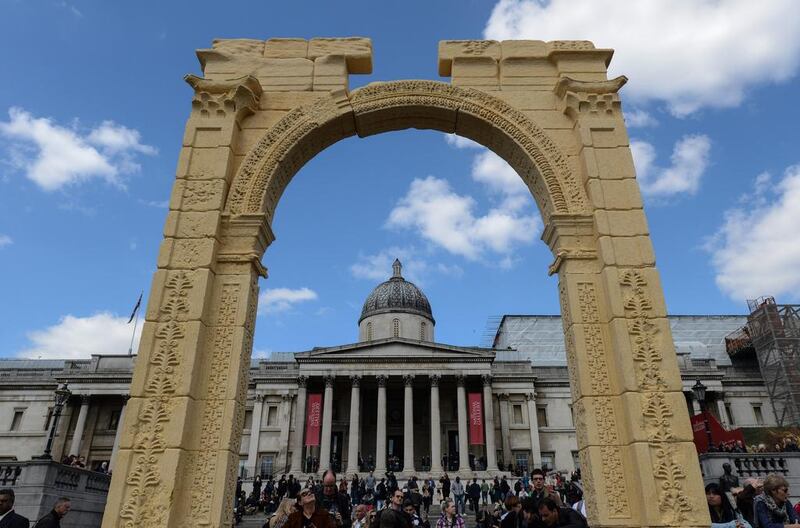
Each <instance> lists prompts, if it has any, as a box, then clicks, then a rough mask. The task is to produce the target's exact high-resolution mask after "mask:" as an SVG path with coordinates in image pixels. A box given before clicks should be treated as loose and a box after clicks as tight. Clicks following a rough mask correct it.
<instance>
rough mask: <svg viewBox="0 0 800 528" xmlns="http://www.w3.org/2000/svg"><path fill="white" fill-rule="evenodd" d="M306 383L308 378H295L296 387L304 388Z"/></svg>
mask: <svg viewBox="0 0 800 528" xmlns="http://www.w3.org/2000/svg"><path fill="white" fill-rule="evenodd" d="M307 382H308V376H297V386H298V387H305V386H306V383H307Z"/></svg>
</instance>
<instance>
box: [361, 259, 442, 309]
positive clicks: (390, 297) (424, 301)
mask: <svg viewBox="0 0 800 528" xmlns="http://www.w3.org/2000/svg"><path fill="white" fill-rule="evenodd" d="M402 268H403V265H402V264H400V261H399V260H397V259H395V261H394V264H392V270H393V273H392V277H391V278H390V279H389V280H387V281H386V282H382V283H380V284H378V286H376V287H375V289H374V290H372V293H370V294H369V297H367V300H366V301H364V308H363V309H362V310H361V317H360V318H359V320H358V322H359V323H361V321H363V320H364V319H365V318H367V317H369V316H371V315H375V314H379V313H386V312H405V313H412V314H417V315H421V316H423V317H427V318H428V319H430V320H431V321H433V313H431V304H430V303H429V302H428V298H427V297H425V294H424V293H422V290H420V289H419V288H417V287H416V286H415V285H414V283H411V282H408V281H407V280H405V279H404V278H403V275H402V273H401V270H402Z"/></svg>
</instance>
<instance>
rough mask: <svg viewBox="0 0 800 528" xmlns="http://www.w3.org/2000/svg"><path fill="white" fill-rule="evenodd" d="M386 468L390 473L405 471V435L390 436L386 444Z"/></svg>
mask: <svg viewBox="0 0 800 528" xmlns="http://www.w3.org/2000/svg"><path fill="white" fill-rule="evenodd" d="M386 466H387V469H389V470H390V471H395V472H398V471H402V469H403V435H389V436H388V437H387V442H386Z"/></svg>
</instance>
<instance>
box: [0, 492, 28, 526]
mask: <svg viewBox="0 0 800 528" xmlns="http://www.w3.org/2000/svg"><path fill="white" fill-rule="evenodd" d="M14 500H15V496H14V490H12V489H0V528H29V527H30V525H31V523H30V521H28V518H27V517H23V516H22V515H20V514H18V513H17V512H15V511H14Z"/></svg>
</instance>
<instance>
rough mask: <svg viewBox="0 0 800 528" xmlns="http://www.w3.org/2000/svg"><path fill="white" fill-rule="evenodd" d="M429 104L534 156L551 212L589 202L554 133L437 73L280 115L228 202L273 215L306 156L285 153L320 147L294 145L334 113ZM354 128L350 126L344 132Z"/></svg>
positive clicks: (535, 174) (541, 195)
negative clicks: (479, 124) (464, 116)
mask: <svg viewBox="0 0 800 528" xmlns="http://www.w3.org/2000/svg"><path fill="white" fill-rule="evenodd" d="M418 106H425V107H429V108H431V110H432V111H434V110H439V109H446V110H449V111H454V112H455V111H458V112H467V113H469V114H471V115H473V116H475V117H477V118H478V119H480V120H481V121H483V122H484V123H486V126H487V127H488V128H491V129H493V130H494V131H495V132H494V133H501V134H503V135H505V136H506V137H508V138H509V139H510V140H512V141H513V142H514V144H516V145H518V146H519V147H520V148H522V149H523V151H524V152H525V156H524V157H521V159H523V158H524V159H526V160H530V162H531V163H532V165H531V167H530V169H529V170H525V171H523V176H524V177H526V178H529V181H528V182H527V183H528V184H529V185H531V186H533V187H534V188H535V189H537V192H535V193H534V194H535V196H534V197H535V198H536V199H537V200H538V201H539V205H540V207H541V209H542V211H543V216H544V217H545V218H547V217H549V215H550V214H551V213H553V212H561V213H569V212H573V213H577V212H584V211H585V210H586V204H587V200H586V197H585V194H584V191H583V188H582V187H581V185H580V184H579V183H578V179H577V177H576V176H575V175H574V174H573V172H572V169H571V167H570V165H569V163H568V162H567V158H566V156H565V155H564V154H563V153H562V152H561V151H560V149H559V148H558V147H557V146H556V145H555V143H553V141H552V140H551V139H550V138H549V136H548V135H547V134H546V133H545V132H544V131H543V130H542V129H541V128H539V127H538V126H537V125H536V124H535V123H533V122H532V121H531V120H530V119H528V118H527V117H526V116H525V115H524V114H523V113H522V112H520V111H519V110H516V109H514V108H513V107H512V106H511V105H509V104H507V103H505V102H504V101H502V100H500V99H497V98H495V97H493V96H491V95H489V94H487V93H484V92H481V91H479V90H473V89H468V88H459V87H454V86H451V85H449V84H446V83H441V82H435V81H396V82H387V83H377V84H372V85H369V86H366V87H364V88H361V89H359V90H356V91H354V92H353V93H351V94H349V95H348V94H342V96H341V97H340V98H338V99H337V98H336V97H335V96H328V97H323V98H320V99H318V100H317V101H316V102H314V103H312V104H310V105H306V106H303V107H299V108H295V109H294V110H292V111H291V112H289V113H288V114H287V115H286V116H285V117H284V118H283V119H281V120H280V121H279V122H278V123H276V124H275V125H274V126H273V127H272V128H271V129H270V130H269V131H267V133H266V134H265V136H264V137H263V138H262V139H261V140H260V141H259V142H258V144H257V145H256V146H255V147H254V148H253V149H252V150H251V152H250V153H249V154H248V156H247V158H246V159H245V161H244V162H243V163H242V165H241V166H240V168H239V171H238V173H237V174H236V176H235V178H234V182H233V186H232V191H231V194H230V197H229V199H228V204H227V206H226V210H228V211H230V212H231V213H232V214H234V215H238V214H246V213H261V212H266V214H267V218H268V219H271V218H272V215H273V213H274V210H275V205H276V204H277V200H278V198H279V197H280V196H281V195H282V193H283V189H284V188H285V187H286V185H288V182H289V180H290V179H291V178H292V176H293V175H294V172H295V171H296V170H297V169H298V168H299V167H300V166H302V165H303V164H304V163H305V162H306V161H307V159H297V160H296V161H291V162H288V163H287V160H286V159H285V158H286V153H288V152H290V151H291V152H295V151H302V152H307V155H308V156H309V157H310V156H311V155H312V154H313V153H314V152H316V151H317V150H318V149H315V148H313V147H310V146H309V148H304V149H303V148H301V149H299V150H298V148H296V147H297V146H298V145H300V144H303V143H304V142H308V141H309V139H308V137H309V136H310V134H311V133H312V132H313V131H314V130H316V129H318V128H319V127H320V126H321V125H324V124H325V123H329V122H330V121H331V120H332V119H338V118H341V117H344V116H346V115H347V114H348V113H349V112H353V113H355V115H356V116H358V115H361V114H368V113H370V114H371V113H374V112H376V111H384V110H385V111H387V112H393V113H396V111H397V110H398V109H401V108H406V107H418ZM355 132H356V130H355V129H352V130H345V131H344V132H343V135H342V136H341V137H340V138H337V139H335V140H339V139H343V138H344V137H347V136H348V135H352V134H354V133H355Z"/></svg>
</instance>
